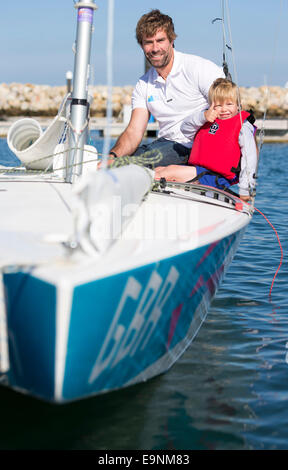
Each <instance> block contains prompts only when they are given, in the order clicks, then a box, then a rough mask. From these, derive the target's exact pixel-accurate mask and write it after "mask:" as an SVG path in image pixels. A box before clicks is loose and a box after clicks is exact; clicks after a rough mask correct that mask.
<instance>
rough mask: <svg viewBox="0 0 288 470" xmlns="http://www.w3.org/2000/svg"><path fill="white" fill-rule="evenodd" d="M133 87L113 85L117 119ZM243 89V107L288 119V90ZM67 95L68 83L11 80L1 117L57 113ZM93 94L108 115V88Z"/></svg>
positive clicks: (3, 93) (98, 113)
mask: <svg viewBox="0 0 288 470" xmlns="http://www.w3.org/2000/svg"><path fill="white" fill-rule="evenodd" d="M132 90H133V87H132V86H124V87H118V86H116V87H113V94H112V108H113V116H114V118H115V119H116V120H121V117H122V110H123V105H125V104H128V105H129V104H130V103H131V94H132ZM268 90H269V92H268V93H267V88H266V87H264V86H263V87H259V88H255V87H250V88H243V87H241V88H240V95H241V100H242V105H243V109H247V110H249V109H251V110H253V111H254V113H255V116H256V117H257V118H260V117H262V116H263V113H264V111H265V108H266V106H267V117H268V118H269V117H270V118H285V119H287V118H288V89H287V88H281V87H276V86H275V87H269V88H268ZM65 94H66V86H54V87H52V86H48V85H33V84H29V83H26V84H21V83H11V84H6V83H2V84H0V119H2V120H5V119H6V118H9V117H13V116H47V117H48V116H50V117H52V116H55V115H56V114H57V111H58V109H59V106H60V104H61V102H62V100H63V97H64V96H65ZM90 94H91V95H92V96H93V103H92V107H91V115H92V116H94V117H104V116H105V115H106V103H107V94H108V91H107V87H106V86H100V85H99V86H94V87H90Z"/></svg>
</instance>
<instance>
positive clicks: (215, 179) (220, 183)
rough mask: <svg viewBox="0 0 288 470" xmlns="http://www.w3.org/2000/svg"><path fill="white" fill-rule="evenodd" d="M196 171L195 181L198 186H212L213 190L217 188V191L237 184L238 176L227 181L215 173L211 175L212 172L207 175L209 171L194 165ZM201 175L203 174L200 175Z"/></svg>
mask: <svg viewBox="0 0 288 470" xmlns="http://www.w3.org/2000/svg"><path fill="white" fill-rule="evenodd" d="M195 168H196V171H197V176H199V178H197V181H198V182H199V183H200V184H204V185H205V186H212V187H213V188H218V189H224V188H229V187H230V186H231V185H232V184H237V183H238V181H239V179H238V176H235V178H233V179H232V180H228V179H227V178H225V177H224V176H221V175H217V174H216V173H214V174H213V172H211V173H209V170H207V168H204V167H203V166H197V165H195ZM201 173H204V174H203V175H201Z"/></svg>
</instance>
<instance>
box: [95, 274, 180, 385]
mask: <svg viewBox="0 0 288 470" xmlns="http://www.w3.org/2000/svg"><path fill="white" fill-rule="evenodd" d="M178 278H179V272H178V271H177V269H176V268H175V267H174V266H172V267H171V268H170V270H169V272H168V275H167V276H166V278H165V279H163V278H162V277H161V276H160V275H159V273H157V271H153V272H152V274H151V276H150V278H149V281H148V283H147V285H146V287H145V289H144V291H143V286H142V285H141V284H140V283H139V282H138V281H137V280H136V279H135V278H134V277H133V276H130V277H129V279H128V280H127V283H126V285H125V288H124V291H123V294H122V296H121V299H120V301H119V304H118V308H117V310H116V313H115V316H114V319H113V322H112V324H111V326H110V328H109V331H108V333H107V336H106V338H105V340H104V342H103V346H102V348H101V350H100V353H99V355H98V357H97V359H96V362H95V364H94V366H93V368H92V371H91V374H90V377H89V383H92V382H94V380H96V379H97V377H99V375H100V374H101V372H102V371H103V370H104V369H106V368H113V367H115V366H116V364H118V363H119V362H120V361H121V360H122V359H123V358H124V357H126V356H128V355H130V356H133V355H134V353H135V351H136V350H137V349H140V350H143V349H144V348H145V346H146V345H147V343H148V341H149V339H150V337H151V335H152V333H153V331H154V330H155V327H156V325H157V323H158V321H159V319H160V318H161V315H162V312H163V308H164V306H165V303H166V302H167V300H168V299H169V297H170V296H171V294H172V292H173V290H174V288H175V286H176V284H177V281H178ZM142 291H143V292H142ZM155 299H156V303H155V304H154V301H155ZM128 300H129V302H131V300H132V301H133V302H134V303H135V307H136V305H137V303H138V305H137V307H136V312H135V314H134V315H133V317H132V318H131V322H130V324H129V325H124V324H123V323H121V317H122V316H123V313H124V311H125V307H126V306H127V301H128ZM152 305H154V306H153V308H152ZM111 341H112V342H113V343H114V344H113V347H112V348H111V347H110V345H111ZM108 351H110V352H109V353H108Z"/></svg>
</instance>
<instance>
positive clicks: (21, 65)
mask: <svg viewBox="0 0 288 470" xmlns="http://www.w3.org/2000/svg"><path fill="white" fill-rule="evenodd" d="M114 3H115V18H114V62H113V76H114V78H113V82H114V84H115V85H121V86H123V85H134V84H135V82H136V80H137V79H138V77H139V76H140V75H142V74H143V72H144V58H143V53H142V51H141V48H140V47H139V46H138V44H137V43H136V39H135V26H136V23H137V21H138V19H139V18H140V16H141V15H142V14H144V13H147V12H148V11H150V10H151V9H152V8H159V9H160V10H161V11H163V12H164V13H166V14H169V15H170V16H171V17H172V18H173V21H174V25H175V30H176V33H177V35H178V37H177V39H176V42H175V47H176V48H177V49H178V50H180V51H182V52H187V53H192V54H196V55H200V56H203V57H206V58H208V59H211V60H213V61H214V62H216V63H218V64H221V62H222V26H221V22H216V23H214V24H212V20H213V19H214V18H216V17H221V15H222V10H221V4H222V3H221V1H220V0H145V1H142V0H114ZM96 4H97V6H98V10H97V11H96V12H95V14H94V28H95V30H94V34H93V43H92V61H91V62H92V66H93V79H92V80H93V83H92V84H94V85H100V84H102V85H103V84H105V83H106V57H105V56H106V36H107V4H108V1H107V0H96ZM228 5H229V11H230V19H231V30H232V40H233V46H234V54H235V61H236V67H237V75H238V84H239V85H240V86H261V85H263V84H265V83H267V84H268V85H278V86H284V85H285V83H286V82H287V81H288V60H287V44H288V32H287V27H286V25H287V22H288V0H229V1H228ZM75 35H76V10H75V9H74V6H73V1H72V0H46V1H44V0H41V1H39V0H26V1H23V0H13V1H12V2H9V1H8V2H7V1H4V0H1V17H0V40H1V57H0V59H1V60H0V64H1V65H0V83H3V82H5V83H11V82H20V83H34V84H36V83H37V84H47V85H63V84H65V74H66V71H67V70H73V53H72V45H73V42H74V40H75ZM226 52H227V57H228V59H229V66H230V69H231V71H233V67H232V60H231V55H230V53H229V51H228V50H227V51H226ZM232 75H233V73H232ZM233 79H235V77H234V76H233Z"/></svg>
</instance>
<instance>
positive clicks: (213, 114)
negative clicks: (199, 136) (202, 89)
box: [204, 103, 218, 122]
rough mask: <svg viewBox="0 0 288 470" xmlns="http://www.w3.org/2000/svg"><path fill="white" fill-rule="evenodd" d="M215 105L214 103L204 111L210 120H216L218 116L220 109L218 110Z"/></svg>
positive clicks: (207, 119)
mask: <svg viewBox="0 0 288 470" xmlns="http://www.w3.org/2000/svg"><path fill="white" fill-rule="evenodd" d="M214 107H215V104H214V103H212V104H211V106H210V108H209V109H207V110H206V111H205V112H204V116H205V119H206V121H208V122H214V121H215V119H217V118H218V111H216V110H215V109H214Z"/></svg>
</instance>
